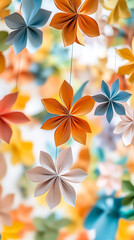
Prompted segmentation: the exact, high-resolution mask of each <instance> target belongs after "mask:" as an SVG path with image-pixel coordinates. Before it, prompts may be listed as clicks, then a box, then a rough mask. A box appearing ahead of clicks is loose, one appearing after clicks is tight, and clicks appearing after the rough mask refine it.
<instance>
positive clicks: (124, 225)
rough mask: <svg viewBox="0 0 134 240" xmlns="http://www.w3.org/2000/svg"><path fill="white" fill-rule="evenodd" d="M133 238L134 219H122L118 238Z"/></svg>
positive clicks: (125, 239) (129, 239) (126, 239)
mask: <svg viewBox="0 0 134 240" xmlns="http://www.w3.org/2000/svg"><path fill="white" fill-rule="evenodd" d="M123 239H124V240H133V239H134V221H128V220H125V219H121V220H120V221H119V227H118V232H117V236H116V240H123Z"/></svg>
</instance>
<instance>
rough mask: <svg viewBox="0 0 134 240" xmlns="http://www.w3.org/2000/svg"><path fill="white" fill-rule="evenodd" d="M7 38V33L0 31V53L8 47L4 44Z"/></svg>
mask: <svg viewBox="0 0 134 240" xmlns="http://www.w3.org/2000/svg"><path fill="white" fill-rule="evenodd" d="M7 37H8V32H6V31H0V51H2V52H3V51H6V50H7V49H8V48H9V46H8V45H7V44H6V39H7Z"/></svg>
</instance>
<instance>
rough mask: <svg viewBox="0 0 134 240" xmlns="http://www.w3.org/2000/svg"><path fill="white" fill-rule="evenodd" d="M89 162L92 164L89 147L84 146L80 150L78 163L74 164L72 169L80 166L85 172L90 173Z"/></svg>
mask: <svg viewBox="0 0 134 240" xmlns="http://www.w3.org/2000/svg"><path fill="white" fill-rule="evenodd" d="M89 164H90V153H89V149H88V148H87V147H83V148H81V150H80V152H79V155H78V160H77V161H76V163H74V164H73V166H72V168H71V169H76V168H80V169H82V170H83V171H84V172H86V173H88V170H89Z"/></svg>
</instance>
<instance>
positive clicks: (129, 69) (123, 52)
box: [116, 38, 134, 83]
mask: <svg viewBox="0 0 134 240" xmlns="http://www.w3.org/2000/svg"><path fill="white" fill-rule="evenodd" d="M116 52H117V54H118V55H119V56H120V57H121V58H123V59H125V60H128V61H129V62H128V63H126V64H125V65H123V66H122V67H119V70H118V73H119V74H123V75H125V74H127V75H129V78H128V80H129V82H130V83H133V82H134V38H133V40H132V51H130V49H128V48H123V49H117V50H116Z"/></svg>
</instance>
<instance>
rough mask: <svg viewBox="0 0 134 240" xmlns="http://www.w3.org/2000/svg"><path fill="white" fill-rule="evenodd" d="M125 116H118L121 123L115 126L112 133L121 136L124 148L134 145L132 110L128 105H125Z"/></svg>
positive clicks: (133, 113) (133, 112)
mask: <svg viewBox="0 0 134 240" xmlns="http://www.w3.org/2000/svg"><path fill="white" fill-rule="evenodd" d="M125 109H126V115H125V116H120V118H121V121H120V122H119V123H118V125H117V126H116V128H115V130H114V133H115V134H121V133H123V135H122V140H123V143H124V145H125V146H129V145H130V144H131V143H132V144H134V110H133V109H131V108H130V107H129V106H128V104H126V105H125Z"/></svg>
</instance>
